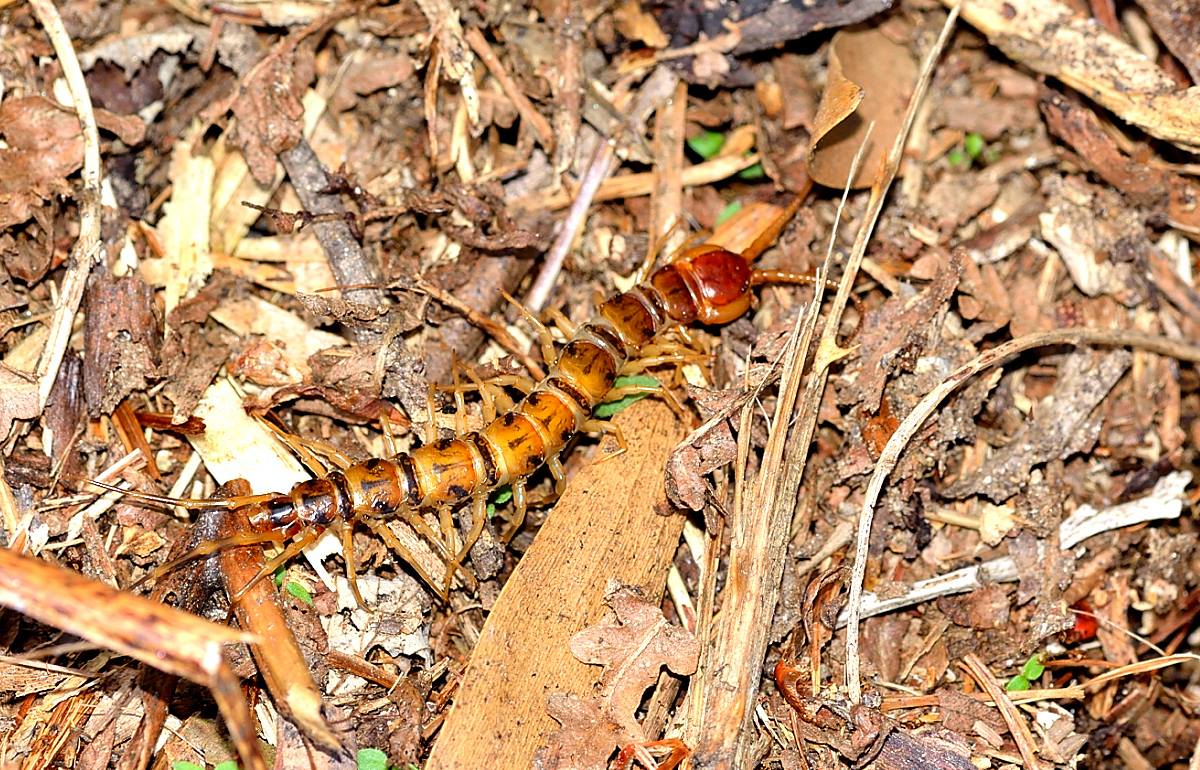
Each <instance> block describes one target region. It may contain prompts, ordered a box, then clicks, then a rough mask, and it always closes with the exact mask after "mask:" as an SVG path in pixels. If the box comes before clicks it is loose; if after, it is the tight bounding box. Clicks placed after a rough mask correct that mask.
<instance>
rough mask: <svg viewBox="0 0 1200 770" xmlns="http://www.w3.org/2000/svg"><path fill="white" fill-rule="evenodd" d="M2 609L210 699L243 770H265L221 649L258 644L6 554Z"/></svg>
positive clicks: (0, 567)
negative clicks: (193, 686)
mask: <svg viewBox="0 0 1200 770" xmlns="http://www.w3.org/2000/svg"><path fill="white" fill-rule="evenodd" d="M0 605H3V606H5V607H8V608H10V609H13V610H16V611H17V612H20V613H22V614H24V615H28V616H29V617H31V618H33V619H34V620H37V621H39V622H41V623H45V624H46V625H48V626H54V627H55V628H61V629H62V630H64V631H67V632H69V633H72V634H75V635H76V636H79V637H82V638H84V639H87V640H88V641H90V642H92V643H93V644H97V645H100V646H101V647H105V648H108V649H111V650H115V651H117V652H119V653H121V654H123V655H128V656H130V657H131V658H136V659H137V660H140V661H141V662H142V663H145V664H146V665H148V666H153V667H154V668H156V669H159V670H160V671H165V672H167V673H169V674H174V675H175V676H181V677H183V678H185V679H189V680H191V681H193V682H195V683H197V684H199V685H201V686H204V687H207V688H209V689H210V690H211V691H212V694H213V698H214V700H216V702H217V706H218V708H220V710H221V715H222V716H223V717H224V718H225V725H226V727H227V728H228V729H229V735H230V737H231V738H232V739H233V743H234V746H235V747H236V749H237V752H238V756H239V757H240V758H241V761H242V765H243V767H246V768H248V769H249V770H266V763H265V762H264V761H263V758H262V755H261V754H260V753H259V750H258V741H257V738H256V737H255V730H254V722H253V721H252V719H251V717H250V711H249V709H248V708H247V706H246V701H245V700H244V699H243V698H242V693H241V689H240V687H239V683H238V679H237V677H235V676H234V674H233V671H232V670H230V668H229V664H228V663H227V662H226V661H225V658H224V656H223V654H222V652H221V646H222V645H225V644H234V643H238V642H252V641H254V636H253V635H251V634H248V633H245V632H243V631H236V630H234V629H231V628H226V627H225V626H219V625H217V624H216V623H211V622H209V621H207V620H204V619H202V618H198V617H196V616H195V615H191V614H189V613H186V612H182V611H180V610H176V609H174V608H171V607H167V606H164V605H162V604H158V603H156V602H152V601H150V600H148V599H143V598H142V597H140V596H134V595H133V594H129V593H126V592H124V591H119V590H117V589H116V588H112V587H111V586H107V585H105V584H104V583H100V582H97V581H95V580H92V579H90V578H87V577H84V576H83V575H80V574H79V573H76V572H71V571H70V570H66V569H63V568H62V567H57V566H55V565H53V564H49V563H47V562H45V561H42V560H41V559H34V558H31V557H27V556H22V555H20V554H18V553H16V552H14V551H10V550H8V549H7V548H0Z"/></svg>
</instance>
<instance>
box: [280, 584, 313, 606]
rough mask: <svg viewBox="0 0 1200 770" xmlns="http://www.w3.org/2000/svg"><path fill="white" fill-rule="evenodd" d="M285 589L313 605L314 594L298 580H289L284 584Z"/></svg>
mask: <svg viewBox="0 0 1200 770" xmlns="http://www.w3.org/2000/svg"><path fill="white" fill-rule="evenodd" d="M283 590H285V591H287V592H288V593H289V594H291V595H292V596H294V597H296V598H297V599H299V600H300V601H302V602H304V603H305V604H307V605H308V606H310V607H311V606H312V603H313V597H312V594H310V593H309V592H308V589H307V588H305V587H304V586H302V585H300V584H299V583H297V582H296V581H294V580H289V581H288V582H287V583H285V584H284V586H283Z"/></svg>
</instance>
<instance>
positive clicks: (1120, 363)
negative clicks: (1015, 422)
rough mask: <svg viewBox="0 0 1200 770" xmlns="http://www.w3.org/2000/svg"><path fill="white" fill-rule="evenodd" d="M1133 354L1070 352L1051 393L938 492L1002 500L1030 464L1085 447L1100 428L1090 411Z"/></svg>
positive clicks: (1015, 488) (1021, 482)
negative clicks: (976, 464) (973, 467)
mask: <svg viewBox="0 0 1200 770" xmlns="http://www.w3.org/2000/svg"><path fill="white" fill-rule="evenodd" d="M1132 358H1133V357H1132V356H1131V355H1130V354H1129V352H1128V351H1125V350H1113V351H1109V352H1108V353H1103V354H1101V353H1096V352H1094V351H1088V350H1080V351H1077V352H1075V353H1072V354H1071V355H1070V357H1069V358H1067V360H1066V362H1065V363H1064V364H1063V366H1062V369H1061V371H1060V372H1059V379H1058V383H1057V384H1056V385H1055V388H1054V392H1053V393H1052V394H1051V395H1050V396H1047V397H1046V398H1044V399H1042V400H1041V401H1040V402H1039V403H1038V404H1037V406H1036V408H1035V409H1034V413H1033V415H1034V416H1033V419H1032V420H1031V421H1029V422H1028V423H1026V424H1025V425H1024V426H1022V427H1021V429H1020V430H1019V431H1018V432H1017V434H1016V435H1015V436H1013V438H1012V439H1011V440H1010V441H1009V442H1008V443H1007V444H1005V445H1004V446H1003V447H1001V448H1000V449H997V450H996V451H995V452H993V453H992V456H991V457H990V458H988V460H987V462H985V463H984V464H983V467H981V468H980V469H979V470H977V471H976V472H974V473H972V474H970V475H969V476H966V477H964V478H962V479H960V480H958V481H956V482H955V483H953V484H951V485H950V486H948V487H947V488H946V489H944V490H943V491H942V496H943V497H948V498H953V499H960V498H963V497H967V496H969V495H973V494H981V495H984V496H986V497H988V498H989V499H991V500H994V501H995V502H998V503H1001V502H1004V501H1005V500H1007V499H1008V498H1010V497H1012V496H1013V495H1015V494H1016V493H1017V492H1018V491H1019V490H1020V489H1022V488H1023V487H1024V486H1025V485H1026V484H1028V483H1029V479H1030V471H1031V470H1032V469H1033V468H1034V466H1036V465H1039V464H1041V463H1044V462H1047V461H1048V460H1051V459H1055V458H1058V459H1062V458H1065V457H1067V456H1069V455H1071V454H1073V453H1075V452H1081V451H1086V450H1087V449H1088V448H1089V447H1090V446H1091V445H1092V444H1093V443H1094V442H1095V440H1096V436H1097V434H1098V433H1099V431H1100V418H1099V417H1098V416H1097V415H1094V414H1093V411H1094V410H1095V408H1096V405H1097V404H1099V403H1100V402H1101V401H1103V400H1104V397H1105V396H1106V395H1108V392H1109V391H1110V390H1111V389H1112V387H1113V386H1114V385H1116V383H1117V380H1119V379H1121V377H1122V376H1123V375H1124V374H1125V370H1126V369H1128V368H1129V365H1130V362H1131V361H1132Z"/></svg>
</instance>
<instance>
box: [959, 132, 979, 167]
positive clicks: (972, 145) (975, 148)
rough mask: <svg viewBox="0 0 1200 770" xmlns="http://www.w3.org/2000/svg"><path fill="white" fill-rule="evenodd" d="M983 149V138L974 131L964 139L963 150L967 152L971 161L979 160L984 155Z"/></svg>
mask: <svg viewBox="0 0 1200 770" xmlns="http://www.w3.org/2000/svg"><path fill="white" fill-rule="evenodd" d="M983 147H984V142H983V137H982V136H981V135H979V134H978V133H976V132H974V131H972V132H971V133H969V134H967V135H966V136H965V137H963V149H964V150H966V151H967V157H968V158H970V159H971V160H978V158H979V156H980V155H982V154H983Z"/></svg>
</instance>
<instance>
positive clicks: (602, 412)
mask: <svg viewBox="0 0 1200 770" xmlns="http://www.w3.org/2000/svg"><path fill="white" fill-rule="evenodd" d="M634 385H640V386H642V387H646V388H656V387H659V385H660V383H659V381H658V380H656V379H654V378H653V377H651V376H650V375H648V374H635V375H632V376H629V377H618V378H617V381H616V382H614V383H613V389H614V390H615V389H616V388H627V387H630V386H634ZM646 396H647V394H646V393H630V394H629V395H628V396H622V397H621V398H619V399H617V400H616V401H606V402H604V403H603V404H601V405H600V406H598V407H596V416H597V417H599V418H600V419H602V420H606V419H608V418H609V417H612V416H613V415H614V414H617V413H618V412H622V411H624V410H625V409H627V408H628V407H629V405H630V404H632V403H634V402H635V401H640V400H642V399H643V398H645V397H646Z"/></svg>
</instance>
